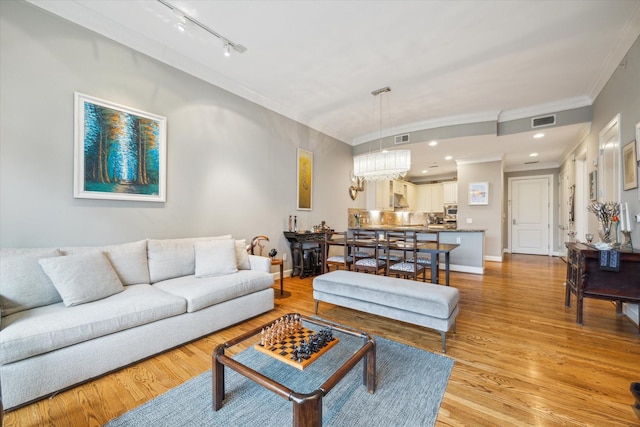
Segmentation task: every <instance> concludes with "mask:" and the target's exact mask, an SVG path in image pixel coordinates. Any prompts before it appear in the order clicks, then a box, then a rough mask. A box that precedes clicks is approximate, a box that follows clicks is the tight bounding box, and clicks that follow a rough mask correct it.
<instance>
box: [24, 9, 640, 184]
mask: <svg viewBox="0 0 640 427" xmlns="http://www.w3.org/2000/svg"><path fill="white" fill-rule="evenodd" d="M28 1H29V2H30V3H33V4H34V5H36V6H39V7H41V8H43V9H46V10H49V11H50V12H52V13H55V14H57V15H60V16H62V17H64V18H66V19H69V20H71V21H73V22H76V23H77V24H79V25H82V26H85V27H87V28H90V29H92V30H93V31H96V32H98V33H100V34H103V35H105V36H107V37H109V38H111V39H114V40H116V41H118V42H120V43H123V44H125V45H127V46H130V47H132V48H133V49H136V50H138V51H141V52H143V53H145V54H147V55H150V56H152V57H154V58H156V59H158V60H160V61H163V62H165V63H167V64H170V65H172V66H174V67H177V68H179V69H181V70H183V71H186V72H188V73H190V74H193V75H195V76H197V77H199V78H201V79H203V80H206V81H208V82H211V83H212V84H215V85H217V86H220V87H222V88H224V89H226V90H229V91H230V92H233V93H235V94H237V95H239V96H242V97H244V98H247V99H249V100H252V101H254V102H256V103H258V104H261V105H263V106H265V107H267V108H269V109H271V110H274V111H276V112H279V113H281V114H283V115H285V116H287V117H290V118H292V119H295V120H297V121H299V122H301V123H305V124H307V125H309V126H311V127H313V128H315V129H317V130H319V131H322V132H324V133H326V134H328V135H331V136H333V137H335V138H337V139H339V140H342V141H344V142H346V143H349V144H354V145H356V144H358V143H362V142H365V141H370V140H371V139H372V138H377V137H378V136H379V135H380V134H383V135H386V134H389V135H392V134H398V133H403V132H406V131H409V130H418V129H428V128H433V127H437V126H442V125H449V124H460V123H473V122H480V121H487V120H498V121H505V120H511V119H515V118H522V117H528V116H531V115H539V114H546V113H551V112H555V111H561V110H565V109H568V108H575V107H579V106H584V105H590V104H591V103H592V102H593V100H594V99H595V97H596V96H597V95H598V93H599V92H600V90H601V89H602V88H603V86H604V84H605V83H606V81H607V80H608V79H609V77H610V76H611V75H612V74H613V72H614V71H615V69H616V67H618V66H620V63H621V61H622V60H623V58H624V55H625V53H626V52H627V51H628V50H629V48H630V47H631V45H632V44H633V42H634V41H635V40H636V38H637V37H638V36H639V35H640V0H602V1H598V0H584V1H579V0H577V1H559V0H553V1H544V0H534V1H524V0H522V1H506V0H499V1H461V0H459V1H204V0H199V1H198V0H167V1H168V3H170V4H171V5H173V6H174V7H177V8H179V9H181V10H183V11H185V12H186V13H187V14H189V15H190V16H192V17H193V18H195V19H197V20H198V21H200V22H202V23H203V24H205V25H206V26H208V27H210V28H211V29H213V30H214V31H216V32H217V33H219V34H221V35H222V36H224V37H226V38H228V39H230V40H231V41H232V42H234V43H236V44H241V45H243V46H245V47H246V48H247V51H246V52H245V53H243V54H240V53H237V52H234V51H232V55H231V57H229V58H226V57H224V56H223V55H222V44H221V42H220V40H218V39H217V38H215V37H214V36H212V35H211V34H209V33H207V32H205V31H204V30H202V29H200V28H198V27H196V26H195V25H194V24H191V23H189V24H188V26H187V31H186V32H184V33H181V32H179V31H178V30H177V29H176V28H175V23H176V21H177V18H176V16H175V15H174V14H173V12H172V11H171V10H170V9H169V8H168V7H166V6H164V5H163V4H161V3H160V2H158V1H156V0H129V1H124V0H122V1H120V0H118V1H114V0H55V1H51V0H28ZM384 86H390V87H391V88H392V92H391V93H390V94H389V98H388V101H389V109H388V113H387V114H386V115H385V117H384V122H383V127H384V128H385V129H384V130H383V131H381V127H380V124H379V123H380V117H379V113H378V116H376V113H375V112H374V111H376V110H375V108H376V107H375V102H376V99H375V98H374V97H373V96H372V95H371V91H373V90H375V89H379V88H382V87H384ZM378 108H379V107H378ZM387 128H389V129H387ZM588 129H589V125H588V124H582V125H573V126H565V127H559V128H554V129H547V130H546V131H545V132H546V134H547V135H546V137H545V138H543V139H541V140H535V141H534V140H533V139H532V138H531V137H532V135H533V132H529V133H522V134H517V135H510V136H500V137H498V136H495V135H489V136H476V137H466V138H458V139H449V140H442V141H439V145H438V146H437V147H436V148H431V147H427V146H426V142H421V143H418V144H413V143H412V144H411V145H409V146H408V147H409V148H411V150H412V160H413V168H412V170H411V172H410V175H411V176H419V175H421V171H422V170H423V169H427V168H428V166H433V164H434V163H436V164H437V165H438V167H437V168H430V169H431V171H430V172H429V174H430V175H433V173H434V172H436V171H437V174H446V173H450V172H451V171H453V170H455V165H456V161H458V162H470V161H473V159H476V160H477V159H487V160H494V159H503V160H504V162H505V163H504V165H505V170H507V171H510V170H526V169H539V168H544V167H557V166H558V165H559V164H560V163H561V162H562V160H563V157H564V156H565V155H566V154H567V152H568V151H569V150H570V149H571V148H573V147H574V146H575V145H576V144H577V143H579V142H580V139H581V138H583V137H584V135H585V134H586V133H587V132H588ZM370 145H375V144H370ZM405 147H407V146H406V145H405V146H403V148H405ZM534 151H535V152H537V153H539V156H538V157H537V158H536V160H537V161H538V163H536V164H535V165H525V162H529V161H531V158H529V154H530V153H531V152H534ZM445 155H451V156H453V159H454V160H452V161H446V160H444V156H445Z"/></svg>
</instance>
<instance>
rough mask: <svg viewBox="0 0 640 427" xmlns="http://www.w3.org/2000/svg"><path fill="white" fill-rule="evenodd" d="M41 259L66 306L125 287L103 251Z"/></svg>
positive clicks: (107, 294)
mask: <svg viewBox="0 0 640 427" xmlns="http://www.w3.org/2000/svg"><path fill="white" fill-rule="evenodd" d="M38 262H39V263H40V265H41V266H42V269H43V270H44V272H45V273H46V274H47V276H49V279H51V281H52V282H53V286H55V287H56V289H57V290H58V292H59V293H60V296H62V301H63V302H64V305H66V306H67V307H71V306H74V305H80V304H84V303H87V302H91V301H96V300H99V299H103V298H106V297H108V296H111V295H114V294H117V293H118V292H122V291H123V290H124V287H123V286H122V282H121V281H120V279H119V278H118V275H117V274H116V272H115V270H114V269H113V267H112V266H111V263H109V259H108V258H107V256H106V255H105V254H103V253H88V254H82V255H68V256H63V257H58V258H45V259H41V260H39V261H38Z"/></svg>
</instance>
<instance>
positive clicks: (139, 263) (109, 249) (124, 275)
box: [60, 240, 150, 285]
mask: <svg viewBox="0 0 640 427" xmlns="http://www.w3.org/2000/svg"><path fill="white" fill-rule="evenodd" d="M60 250H61V251H62V253H63V254H65V255H78V254H86V253H100V252H102V253H104V254H106V255H107V258H109V262H110V263H111V266H112V267H113V269H114V270H115V271H116V273H117V274H118V277H119V278H120V281H121V282H122V283H123V284H125V285H138V284H141V283H150V281H149V264H148V263H147V241H146V240H139V241H137V242H131V243H122V244H119V245H110V246H99V247H98V246H95V247H69V248H60Z"/></svg>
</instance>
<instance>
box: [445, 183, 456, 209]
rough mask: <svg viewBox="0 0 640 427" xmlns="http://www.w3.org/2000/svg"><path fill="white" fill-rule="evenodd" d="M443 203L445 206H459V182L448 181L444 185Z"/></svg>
mask: <svg viewBox="0 0 640 427" xmlns="http://www.w3.org/2000/svg"><path fill="white" fill-rule="evenodd" d="M442 196H443V197H442V202H443V203H444V204H445V205H457V204H458V181H447V182H443V183H442Z"/></svg>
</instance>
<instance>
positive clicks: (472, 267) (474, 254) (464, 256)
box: [349, 225, 485, 274]
mask: <svg viewBox="0 0 640 427" xmlns="http://www.w3.org/2000/svg"><path fill="white" fill-rule="evenodd" d="M354 230H379V231H381V232H383V231H404V230H412V231H416V232H418V234H419V237H420V238H421V239H425V240H434V241H435V237H436V235H437V237H438V242H440V243H447V244H456V245H458V247H457V248H456V249H455V250H453V251H451V253H450V259H449V269H450V270H451V271H460V272H464V273H474V274H484V232H485V230H480V229H463V228H462V229H461V228H455V229H447V228H441V227H438V226H425V225H367V226H363V227H349V231H350V232H353V231H354ZM420 233H422V235H420ZM439 267H440V269H444V268H445V266H444V263H442V262H441V263H440V265H439Z"/></svg>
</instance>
